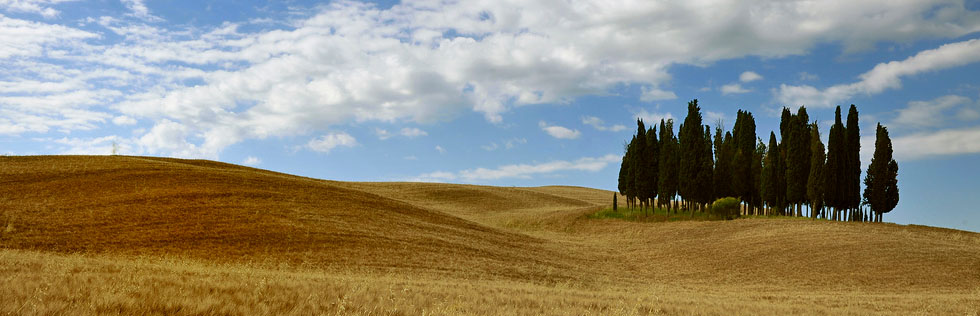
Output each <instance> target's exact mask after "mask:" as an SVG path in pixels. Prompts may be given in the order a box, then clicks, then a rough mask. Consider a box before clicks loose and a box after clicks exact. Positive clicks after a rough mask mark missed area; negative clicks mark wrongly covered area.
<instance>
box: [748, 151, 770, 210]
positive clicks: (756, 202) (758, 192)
mask: <svg viewBox="0 0 980 316" xmlns="http://www.w3.org/2000/svg"><path fill="white" fill-rule="evenodd" d="M766 150H767V149H766V143H765V142H763V141H762V138H756V147H755V153H753V154H752V202H751V204H750V205H751V206H752V207H753V208H755V209H756V210H761V209H762V204H763V200H762V159H763V157H765V156H766Z"/></svg>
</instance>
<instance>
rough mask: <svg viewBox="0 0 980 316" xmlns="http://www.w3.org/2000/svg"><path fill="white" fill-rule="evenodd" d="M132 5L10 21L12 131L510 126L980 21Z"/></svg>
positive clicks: (627, 9) (192, 140) (300, 131)
mask: <svg viewBox="0 0 980 316" xmlns="http://www.w3.org/2000/svg"><path fill="white" fill-rule="evenodd" d="M60 2H61V1H58V0H50V1H43V0H35V1H31V0H20V1H17V0H7V1H5V2H4V4H7V6H6V7H5V10H6V11H8V12H35V13H39V14H42V15H45V14H48V15H49V16H50V15H55V14H57V12H56V10H55V9H53V8H52V7H53V6H54V4H56V3H60ZM123 3H124V4H125V5H126V7H127V8H128V9H127V10H129V12H130V14H131V15H132V16H135V17H137V18H141V19H142V20H135V21H134V19H124V18H123V19H120V18H112V17H91V18H89V19H85V20H83V21H84V23H85V24H87V25H89V26H87V27H85V28H89V29H93V31H86V30H82V28H83V27H78V28H75V27H69V26H64V25H60V24H49V23H42V22H35V21H25V20H20V19H14V18H10V17H6V16H0V38H3V39H4V41H3V44H0V66H2V67H4V69H14V71H13V72H15V73H12V74H8V76H7V77H5V78H4V81H7V82H6V84H7V85H6V86H5V87H6V88H4V85H3V84H0V90H2V89H13V90H17V91H39V92H37V93H30V94H15V93H13V92H0V93H3V97H4V99H2V100H0V106H2V107H0V122H3V123H5V124H0V133H6V134H22V133H29V132H39V133H44V132H48V131H51V130H55V131H61V132H65V133H69V132H71V131H73V130H79V129H83V130H84V129H88V130H91V129H94V128H98V127H99V126H102V125H103V124H107V123H116V122H115V121H114V120H113V118H115V117H119V116H120V115H122V116H126V117H131V118H134V119H137V120H139V121H140V122H151V123H150V124H153V125H152V126H153V128H150V129H149V130H148V131H147V132H146V134H144V135H142V136H145V137H141V141H144V140H145V142H146V143H147V144H151V145H147V146H146V148H147V150H148V151H151V150H152V151H154V152H157V153H158V154H164V155H180V154H193V155H204V156H209V157H211V156H215V155H218V154H219V153H220V152H221V151H222V150H223V149H224V148H226V147H227V146H230V145H232V144H235V143H237V142H241V141H243V140H247V139H264V138H268V137H279V136H296V135H311V134H314V135H315V134H316V133H321V132H323V131H324V130H328V129H329V128H331V127H332V126H336V125H340V124H347V123H351V122H355V123H359V122H365V121H379V122H385V123H404V122H417V123H421V122H433V121H441V120H449V119H453V118H455V117H456V116H458V115H459V114H460V113H461V112H463V111H475V112H477V113H480V114H482V115H483V116H484V117H485V118H486V119H487V120H488V121H490V122H503V120H504V118H505V115H506V114H507V113H508V112H509V111H510V110H511V109H512V108H513V107H515V106H521V105H533V104H549V103H567V102H571V101H572V100H574V99H575V98H577V97H580V96H583V95H595V94H605V93H608V92H609V91H610V90H611V89H613V88H615V87H619V86H621V85H623V84H630V85H632V84H635V85H639V86H640V87H642V95H641V99H642V100H644V101H654V100H665V99H674V98H677V96H676V94H674V93H673V92H671V91H666V90H663V89H662V88H661V87H664V86H667V84H669V81H670V77H671V76H670V74H669V72H668V70H669V69H670V67H671V66H673V65H677V64H688V65H707V64H710V63H713V62H715V61H718V60H724V59H730V58H740V57H745V56H760V57H781V56H787V55H797V54H804V53H806V52H807V51H808V50H810V49H811V48H812V47H814V46H816V45H818V44H821V43H842V44H843V45H844V46H845V47H846V49H847V50H849V51H854V50H860V49H866V48H868V47H873V46H874V45H875V44H876V43H878V42H882V41H898V42H907V41H911V40H915V39H919V38H926V37H928V38H937V37H938V38H955V37H958V36H962V35H965V34H970V33H973V32H976V31H978V30H980V18H978V14H977V13H976V11H971V10H966V9H965V8H964V5H963V3H962V2H960V1H940V0H936V1H911V2H905V1H886V2H865V1H847V2H828V3H818V4H814V3H810V2H790V3H780V4H768V5H759V6H753V7H751V8H750V7H749V6H745V5H743V4H742V3H741V2H738V1H717V2H714V3H710V4H706V3H701V2H675V3H662V2H640V3H619V2H609V1H584V0H583V1H568V2H556V3H544V2H537V1H512V0H505V1H485V2H453V1H449V2H446V3H439V4H438V5H434V4H432V3H429V2H422V1H419V2H405V3H400V4H396V5H394V6H393V7H391V8H388V9H379V8H378V7H375V6H374V5H371V4H365V3H360V2H355V1H336V2H332V3H330V4H328V5H324V6H321V7H318V8H317V9H316V10H314V11H313V12H311V14H309V15H303V16H300V17H294V18H291V19H289V20H288V21H286V22H284V23H282V24H275V25H273V26H272V28H260V29H258V30H254V29H253V30H245V29H246V28H240V26H241V24H238V23H234V22H229V23H222V24H221V25H219V26H214V27H211V28H208V27H194V28H191V27H186V26H174V25H169V26H164V25H147V23H146V22H147V21H148V20H153V15H152V14H151V12H150V11H149V9H147V8H146V5H145V3H144V2H143V1H141V0H125V1H124V2H123ZM35 7H36V8H39V9H34V8H35ZM709 8H710V9H709ZM47 9H51V10H55V11H50V10H47ZM16 10H22V11H16ZM45 12H51V13H45ZM869 16H874V17H875V18H867V17H869ZM103 32H106V33H108V32H111V33H110V34H115V35H116V36H100V35H99V34H100V33H103ZM951 45H954V44H951ZM967 49H972V50H973V51H976V49H975V48H973V47H972V46H971V47H967ZM947 57H957V56H952V55H950V56H947ZM939 64H942V63H941V62H938V63H935V65H939ZM935 65H933V66H934V67H932V68H931V69H940V68H941V67H938V66H935ZM943 67H948V66H943ZM88 74H92V75H91V76H89V75H88ZM907 74H908V73H901V74H900V75H907ZM876 78H879V76H877V75H869V77H868V78H866V79H867V81H869V82H879V81H880V80H878V79H876ZM135 79H138V80H135ZM879 79H880V78H879ZM885 79H887V78H885ZM880 84H884V85H885V86H889V84H890V83H889V82H887V80H885V81H884V82H880ZM35 87H39V88H41V89H40V90H31V89H32V88H35ZM805 88H806V87H803V89H802V90H803V92H804V93H805V92H807V91H806V90H807V89H805ZM811 88H812V87H811ZM814 89H815V88H814ZM6 91H12V90H6ZM817 92H821V91H817ZM35 104H39V105H41V106H39V107H37V108H36V109H35V108H32V106H33V105H35ZM808 105H809V104H808ZM6 123H13V125H7V124H6ZM174 135H178V136H181V137H183V138H180V139H178V138H177V137H172V136H174ZM164 141H168V142H172V143H169V144H164V143H162V142H164Z"/></svg>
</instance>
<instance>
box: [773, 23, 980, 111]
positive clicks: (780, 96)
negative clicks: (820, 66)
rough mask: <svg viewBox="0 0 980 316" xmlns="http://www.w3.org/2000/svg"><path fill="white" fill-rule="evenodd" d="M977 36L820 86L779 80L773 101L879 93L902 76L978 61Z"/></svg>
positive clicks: (814, 101) (822, 101)
mask: <svg viewBox="0 0 980 316" xmlns="http://www.w3.org/2000/svg"><path fill="white" fill-rule="evenodd" d="M977 52H980V40H977V39H971V40H966V41H962V42H956V43H951V44H945V45H942V46H940V47H938V48H935V49H930V50H925V51H921V52H919V53H918V54H915V56H912V57H909V58H906V59H905V60H902V61H892V62H887V63H880V64H878V65H876V66H875V67H874V68H872V69H871V70H870V71H868V72H865V73H863V74H861V75H860V76H859V78H860V79H861V80H860V81H857V82H854V83H850V84H840V85H835V86H831V87H828V88H826V89H823V90H820V89H817V88H815V87H812V86H808V85H802V86H791V85H786V84H781V85H780V86H779V89H778V90H774V91H773V92H774V94H775V98H776V101H778V102H779V103H781V104H786V105H794V106H796V105H806V106H815V107H831V106H834V105H837V104H839V103H841V102H845V101H846V100H847V99H849V98H852V97H854V96H857V95H872V94H878V93H881V92H882V91H885V90H888V89H898V88H901V87H902V80H901V79H902V77H905V76H911V75H916V74H919V73H924V72H929V71H938V70H943V69H947V68H952V67H958V66H962V65H966V64H971V63H975V62H978V61H980V54H978V53H977Z"/></svg>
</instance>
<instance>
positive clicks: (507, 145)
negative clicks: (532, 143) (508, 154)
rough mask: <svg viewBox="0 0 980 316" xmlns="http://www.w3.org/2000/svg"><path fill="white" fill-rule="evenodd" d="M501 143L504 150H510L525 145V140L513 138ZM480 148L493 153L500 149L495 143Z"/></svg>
mask: <svg viewBox="0 0 980 316" xmlns="http://www.w3.org/2000/svg"><path fill="white" fill-rule="evenodd" d="M502 143H503V144H504V149H507V150H510V149H513V148H514V147H517V145H521V144H527V138H523V137H514V138H511V139H507V140H505V141H503V142H502ZM480 148H483V150H486V151H494V150H497V149H500V145H499V144H497V142H491V143H490V144H487V145H482V146H480Z"/></svg>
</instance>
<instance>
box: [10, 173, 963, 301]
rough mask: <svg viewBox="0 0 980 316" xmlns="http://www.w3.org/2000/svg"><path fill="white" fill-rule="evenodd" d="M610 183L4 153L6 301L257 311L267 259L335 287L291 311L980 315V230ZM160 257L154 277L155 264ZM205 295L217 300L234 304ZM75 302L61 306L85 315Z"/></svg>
mask: <svg viewBox="0 0 980 316" xmlns="http://www.w3.org/2000/svg"><path fill="white" fill-rule="evenodd" d="M610 194H611V192H609V191H604V190H596V189H589V188H579V187H562V186H550V187H536V188H516V187H490V186H476V185H457V184H439V183H362V182H338V181H326V180H317V179H310V178H304V177H298V176H292V175H287V174H281V173H275V172H270V171H265V170H260V169H254V168H248V167H242V166H236V165H231V164H224V163H218V162H212V161H202V160H180V159H167V158H149V157H123V156H36V157H0V225H2V226H0V228H2V229H0V258H2V259H3V260H0V261H2V262H3V263H0V277H4V278H5V279H7V280H11V282H15V281H16V282H19V283H17V284H23V285H24V286H25V287H27V288H26V289H22V290H18V289H17V288H7V289H0V297H14V298H15V299H14V301H17V302H22V303H23V304H28V303H30V302H31V300H33V299H35V298H36V297H37V295H39V294H38V292H37V289H38V288H39V287H43V286H45V285H44V284H51V283H59V282H69V283H71V284H75V285H76V286H77V287H78V288H88V287H95V286H97V284H100V283H99V282H108V284H112V285H111V286H112V287H124V288H129V287H130V286H134V285H132V284H135V283H133V282H137V281H134V280H143V279H146V282H156V283H159V284H158V286H160V287H161V288H162V289H164V290H163V291H164V293H162V294H160V295H159V297H157V295H150V294H147V293H144V292H139V291H140V290H138V289H137V290H133V291H136V293H130V294H129V295H128V296H123V297H127V299H129V298H132V297H142V299H143V300H150V301H153V300H156V302H157V303H156V304H159V305H160V306H159V309H157V307H153V308H151V310H153V311H157V312H160V313H165V314H170V313H171V312H173V310H170V308H173V306H172V304H173V303H172V301H180V302H185V301H186V302H185V303H179V304H178V309H177V311H183V312H181V313H191V314H193V313H192V312H187V311H188V310H197V309H193V308H192V309H180V308H179V307H180V306H185V305H180V304H187V306H190V305H193V304H194V303H191V302H192V301H187V300H186V298H185V296H186V294H180V293H184V292H182V291H183V289H185V288H192V289H194V290H193V291H195V293H203V294H201V295H208V294H207V293H213V292H214V288H213V285H210V284H211V283H214V282H219V281H218V280H226V279H227V280H231V281H227V282H231V283H228V284H224V285H221V287H222V288H223V289H225V290H223V291H225V292H228V291H230V292H228V293H226V294H227V295H229V297H231V298H229V299H231V300H232V301H233V302H238V303H233V304H240V306H239V307H240V308H242V310H240V311H237V312H228V313H231V314H250V313H251V311H254V309H255V308H262V310H267V309H265V308H266V307H261V306H264V305H263V304H265V303H263V302H265V301H264V300H265V299H266V298H265V296H262V295H259V294H256V293H252V292H249V289H250V288H253V287H254V284H253V283H252V282H253V279H252V275H273V276H277V277H279V278H282V279H280V280H279V281H277V282H279V283H277V284H278V285H276V286H277V288H276V289H278V290H279V291H284V293H289V294H288V295H287V296H285V297H280V298H279V299H280V300H281V301H276V302H279V303H281V304H283V306H293V305H290V304H297V303H296V300H297V299H299V298H302V297H306V296H307V295H313V294H312V293H309V292H311V291H312V290H311V289H310V288H309V285H308V284H310V283H312V284H320V285H319V286H322V287H323V288H327V289H330V291H332V292H331V293H337V294H336V295H338V296H337V297H333V298H323V299H325V300H330V301H331V302H332V303H330V304H334V305H323V306H321V305H316V304H320V303H316V304H314V305H312V306H307V305H302V304H300V305H301V306H293V307H292V308H295V309H288V310H285V311H284V313H295V314H306V313H307V312H306V311H309V312H316V311H328V312H329V311H333V312H339V311H343V310H344V309H337V308H338V306H342V305H343V304H342V303H343V302H335V301H333V300H334V299H341V298H343V299H344V300H347V299H348V294H352V295H353V294H356V295H360V297H361V301H358V302H356V304H359V308H363V309H356V310H361V311H362V312H363V313H367V314H372V313H378V312H371V311H372V310H373V309H371V306H374V307H375V308H379V307H382V309H381V310H388V309H385V308H391V307H392V306H393V305H392V304H394V306H395V310H402V311H404V310H407V311H409V313H421V312H425V311H431V310H433V309H435V310H443V311H446V312H452V313H491V314H495V311H498V310H497V309H495V306H497V307H503V306H506V307H507V308H514V309H515V310H516V311H518V313H526V314H540V313H549V314H569V313H571V314H587V313H596V314H608V313H667V314H671V313H684V314H688V313H697V314H715V313H717V314H730V313H732V312H748V313H752V314H757V313H777V314H786V313H811V312H814V311H816V312H818V313H827V314H867V313H899V314H905V313H907V312H909V311H917V312H924V313H940V314H942V313H956V314H964V313H980V234H977V233H972V232H965V231H957V230H950V229H942V228H934V227H925V226H915V225H910V226H903V225H894V224H887V223H885V224H881V223H844V222H829V221H823V220H816V221H815V220H809V219H738V220H733V221H713V222H698V221H689V222H670V223H661V222H628V221H621V220H595V219H588V218H586V216H585V215H586V214H589V213H590V212H594V211H595V210H596V209H598V208H601V207H604V205H605V204H606V203H607V202H606V201H608V200H609V195H610ZM79 256H80V257H79ZM146 260H149V262H150V263H144V261H146ZM156 260H163V261H161V262H163V263H157V262H158V261H156ZM49 262H53V263H49ZM174 262H176V263H174ZM55 264H56V265H57V266H51V265H55ZM39 267H40V268H39ZM45 267H47V268H45ZM120 267H122V268H120ZM145 268H148V269H150V271H153V272H152V273H153V274H152V275H143V274H140V273H141V272H139V271H143V270H142V269H145ZM119 269H122V270H121V271H122V272H118V271H120V270H119ZM242 269H244V270H242ZM49 270H57V271H83V272H84V271H90V270H91V271H94V272H93V273H95V274H94V276H93V275H88V274H82V275H75V274H74V272H71V273H69V272H64V273H63V275H62V274H59V275H54V276H52V275H45V274H44V272H43V271H49ZM39 271H42V272H40V273H39ZM114 271H116V272H114ZM284 271H285V272H284ZM117 272H118V273H117ZM59 273H61V272H59ZM120 273H121V274H120ZM188 275H190V277H188ZM69 276H70V277H69ZM198 277H203V278H204V279H205V280H209V281H207V282H204V281H195V280H197V278H198ZM93 278H94V280H101V281H98V282H96V281H93ZM228 278H230V279H228ZM161 279H180V280H182V281H173V282H169V281H168V282H161V281H159V280H161ZM474 279H478V280H481V282H478V284H475V283H473V282H472V281H473V280H474ZM93 282H94V283H93ZM140 282H142V281H140ZM200 282H204V283H200ZM338 282H339V283H338ZM137 283H138V282H137ZM337 284H341V285H337ZM343 284H348V285H343ZM349 284H361V285H358V286H359V287H358V288H357V289H351V288H350V286H351V285H349ZM104 286H109V285H104ZM104 286H103V287H104ZM137 288H138V287H137ZM460 289H466V290H460ZM89 290H90V291H95V292H98V291H101V289H100V288H91V289H89ZM269 291H271V290H269ZM345 291H346V292H345ZM398 291H401V292H398ZM76 292H77V290H65V291H63V292H57V293H53V292H52V293H48V294H46V295H49V296H51V298H50V299H51V300H54V301H58V302H62V303H63V304H65V305H64V306H76V305H72V304H81V303H74V302H87V301H94V302H103V301H105V300H107V299H106V298H101V297H97V296H81V297H80V296H79V295H81V294H78V293H81V292H78V293H76ZM83 292H84V291H83ZM223 293H224V292H223ZM399 293H400V294H399ZM413 293H414V294H413ZM419 293H425V294H424V295H425V298H422V297H420V296H419V295H422V294H419ZM223 295H224V294H223ZM379 297H387V298H388V299H391V300H392V301H385V300H380V301H379ZM428 297H438V298H440V301H431V300H430V299H428ZM120 300H122V301H118V302H116V303H113V304H116V305H113V306H115V307H112V308H110V309H109V311H108V312H107V313H123V314H126V313H127V312H126V311H130V312H134V311H136V312H140V313H143V312H145V310H140V309H139V308H143V307H141V306H142V305H139V304H140V303H138V302H139V300H136V301H125V300H124V299H122V298H120ZM250 300H258V301H250ZM270 300H273V301H275V299H270ZM109 301H110V302H112V300H111V299H109ZM127 304H129V305H127ZM209 304H212V305H207V306H205V307H201V308H203V309H202V310H204V311H205V312H202V313H208V312H207V311H214V310H215V309H213V308H212V307H214V306H218V307H220V308H219V309H218V310H224V308H225V307H227V306H225V307H222V306H224V305H221V304H224V303H220V301H219V302H218V303H215V302H212V303H209ZM256 304H257V305H256ZM336 304H341V305H336ZM0 305H4V304H0ZM96 305H97V304H96ZM110 305H111V304H110ZM130 305H132V306H130ZM56 306H61V305H56ZM77 306H81V307H77V308H79V309H78V310H76V309H57V308H55V310H54V312H53V313H66V312H68V313H70V312H72V311H89V310H87V309H85V308H87V307H85V306H88V305H77ZM92 306H95V305H92ZM208 306H210V307H208ZM236 306H238V305H236ZM317 306H320V307H317ZM324 306H326V307H324ZM365 306H366V307H365ZM814 306H819V308H818V309H813V308H815V307H814ZM185 307H186V306H185ZM198 307H200V306H198ZM218 307H214V308H218ZM113 308H115V309H113ZM195 308H196V307H195ZM236 308H237V307H236ZM3 311H6V312H14V313H18V312H16V310H11V309H3V308H0V312H3ZM113 311H116V312H113ZM168 311H170V312H168ZM413 311H414V312H413ZM39 313H41V314H44V312H43V311H41V312H39ZM150 313H152V312H150ZM396 314H397V313H396Z"/></svg>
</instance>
